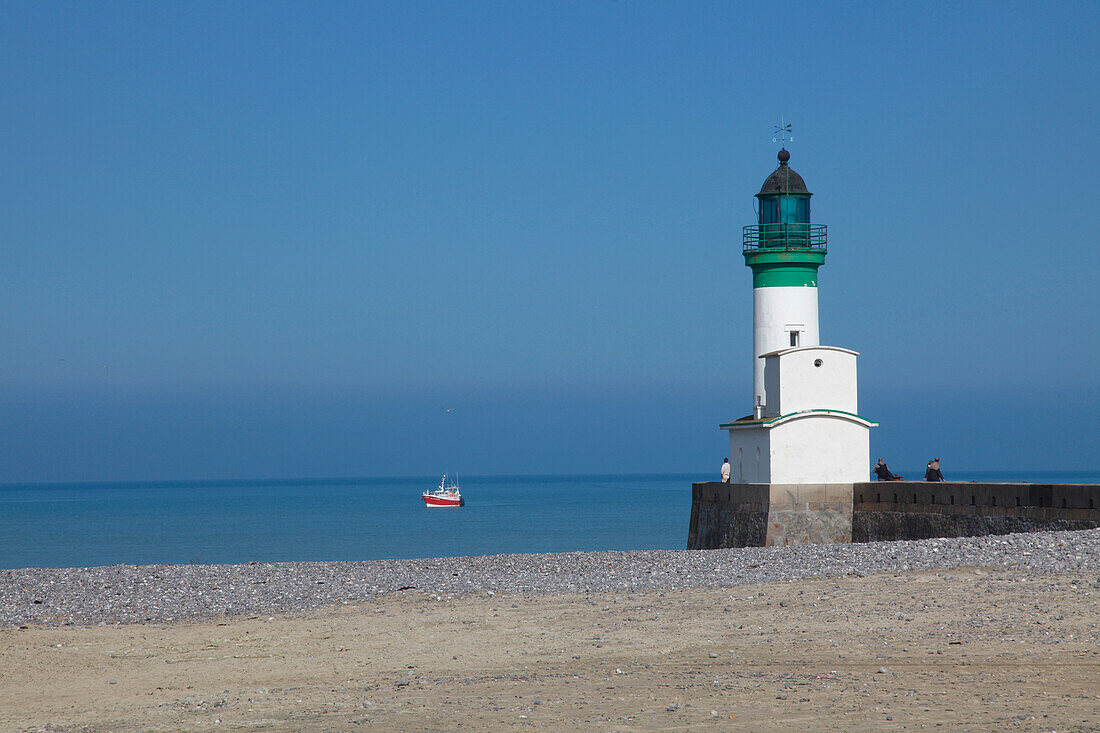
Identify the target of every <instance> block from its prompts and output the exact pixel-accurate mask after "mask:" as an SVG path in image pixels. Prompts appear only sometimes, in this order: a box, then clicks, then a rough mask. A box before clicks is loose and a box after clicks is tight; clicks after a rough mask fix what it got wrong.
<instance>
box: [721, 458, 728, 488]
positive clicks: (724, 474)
mask: <svg viewBox="0 0 1100 733" xmlns="http://www.w3.org/2000/svg"><path fill="white" fill-rule="evenodd" d="M729 482H730V459H728V458H726V459H724V460H723V461H722V483H724V484H728V483H729Z"/></svg>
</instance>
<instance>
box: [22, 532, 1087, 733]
mask: <svg viewBox="0 0 1100 733" xmlns="http://www.w3.org/2000/svg"><path fill="white" fill-rule="evenodd" d="M1098 629H1100V530H1089V531H1081V532H1050V533H1037V534H1026V535H1005V536H993V537H981V538H965V539H936V540H922V541H914V542H890V543H872V544H853V545H830V546H808V545H804V546H798V547H782V548H779V547H777V548H747V549H731V550H710V551H686V550H685V551H671V552H670V551H645V552H578V553H562V554H529V555H494V556H485V557H462V558H436V559H425V560H408V561H405V560H401V561H378V562H338V563H254V564H243V565H177V566H110V567H100V568H76V569H19V570H3V571H0V730H4V731H7V730H12V731H20V732H21V733H24V732H25V733H30V732H31V731H36V732H39V731H54V732H57V731H120V732H123V733H137V732H139V731H140V732H142V733H147V732H149V731H161V732H164V733H168V732H169V731H171V732H173V733H174V732H176V731H195V732H196V733H198V732H199V731H203V732H207V731H220V730H226V731H249V732H253V731H255V732H259V731H264V732H265V733H266V732H271V731H274V732H276V733H282V732H285V733H290V732H291V731H311V732H312V731H316V732H317V733H334V732H337V731H339V732H346V733H353V732H356V733H358V732H361V731H379V730H381V731H407V730H425V731H428V730H448V731H449V730H528V729H532V728H535V729H542V730H548V731H588V730H607V731H621V732H623V733H626V732H633V731H657V730H661V731H698V730H714V731H745V732H749V731H772V730H799V731H803V732H805V731H833V732H839V731H852V730H876V731H877V730H884V731H910V730H934V729H937V728H938V729H944V730H962V731H1035V732H1043V733H1051V732H1053V731H1059V732H1061V733H1065V732H1066V731H1073V732H1076V733H1081V732H1084V731H1097V730H1100V727H1098V723H1097V721H1100V636H1098V633H1100V632H1098V631H1097V630H1098Z"/></svg>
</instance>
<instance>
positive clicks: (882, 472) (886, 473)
mask: <svg viewBox="0 0 1100 733" xmlns="http://www.w3.org/2000/svg"><path fill="white" fill-rule="evenodd" d="M875 475H876V476H878V480H879V481H901V476H898V475H896V474H893V473H890V469H889V468H888V467H887V466H886V463H885V462H883V460H882V459H881V458H880V459H878V465H877V466H875Z"/></svg>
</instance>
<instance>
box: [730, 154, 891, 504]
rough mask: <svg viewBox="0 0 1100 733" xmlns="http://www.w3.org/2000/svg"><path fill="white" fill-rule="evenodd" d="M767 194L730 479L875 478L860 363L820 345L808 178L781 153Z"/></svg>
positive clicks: (747, 234) (751, 231) (750, 246)
mask: <svg viewBox="0 0 1100 733" xmlns="http://www.w3.org/2000/svg"><path fill="white" fill-rule="evenodd" d="M778 157H779V167H778V168H776V169H775V171H774V172H772V174H771V175H770V176H768V178H767V180H765V181H764V185H763V186H762V187H761V188H760V193H758V194H756V198H757V201H758V202H759V219H758V221H757V223H756V224H753V225H750V226H746V227H744V230H743V250H742V251H743V254H744V256H745V264H746V265H748V266H749V268H750V269H751V270H752V285H753V290H752V293H753V337H752V341H753V393H752V398H753V401H752V408H753V412H752V414H751V415H748V416H746V417H743V418H740V419H738V420H734V421H733V422H730V423H726V424H724V425H722V426H721V427H722V429H724V430H728V431H729V448H730V463H731V464H732V475H731V477H730V478H731V481H732V482H733V483H766V484H773V485H777V484H782V485H804V484H851V483H855V482H859V481H866V480H868V478H869V472H870V447H869V431H870V428H872V427H874V426H875V425H877V423H874V422H872V421H870V420H868V419H866V418H864V417H861V416H860V415H859V414H858V399H857V393H856V357H857V356H858V354H857V353H856V352H854V351H851V350H848V349H842V348H839V347H836V346H821V345H820V337H819V332H818V311H817V270H818V268H819V267H820V266H821V265H822V264H823V263H824V262H825V254H826V252H827V249H826V244H827V242H826V239H827V237H826V228H825V226H824V225H821V224H811V223H810V196H812V195H813V194H811V193H810V191H809V190H808V189H807V188H806V183H805V181H803V180H802V176H800V175H798V174H797V173H795V172H794V171H793V170H791V168H790V166H789V165H788V161H789V160H790V157H791V155H790V153H789V152H787V150H786V149H783V150H780V151H779V156H778Z"/></svg>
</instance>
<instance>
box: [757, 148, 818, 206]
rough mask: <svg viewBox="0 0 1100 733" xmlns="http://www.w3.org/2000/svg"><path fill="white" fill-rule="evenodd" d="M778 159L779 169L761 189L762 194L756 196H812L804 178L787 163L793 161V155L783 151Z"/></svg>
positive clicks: (773, 172)
mask: <svg viewBox="0 0 1100 733" xmlns="http://www.w3.org/2000/svg"><path fill="white" fill-rule="evenodd" d="M778 158H779V167H778V168H776V169H775V170H774V171H772V174H771V175H770V176H768V179H767V180H766V181H764V185H763V186H761V187H760V193H758V194H756V195H757V196H774V195H775V194H779V193H801V194H805V195H807V196H812V195H813V194H811V193H810V191H809V189H807V188H806V182H805V181H803V180H802V176H800V175H798V174H797V173H795V172H794V170H792V169H791V167H790V166H788V165H787V161H788V160H790V159H791V154H790V153H788V152H787V150H786V149H783V150H780V151H779V156H778Z"/></svg>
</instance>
